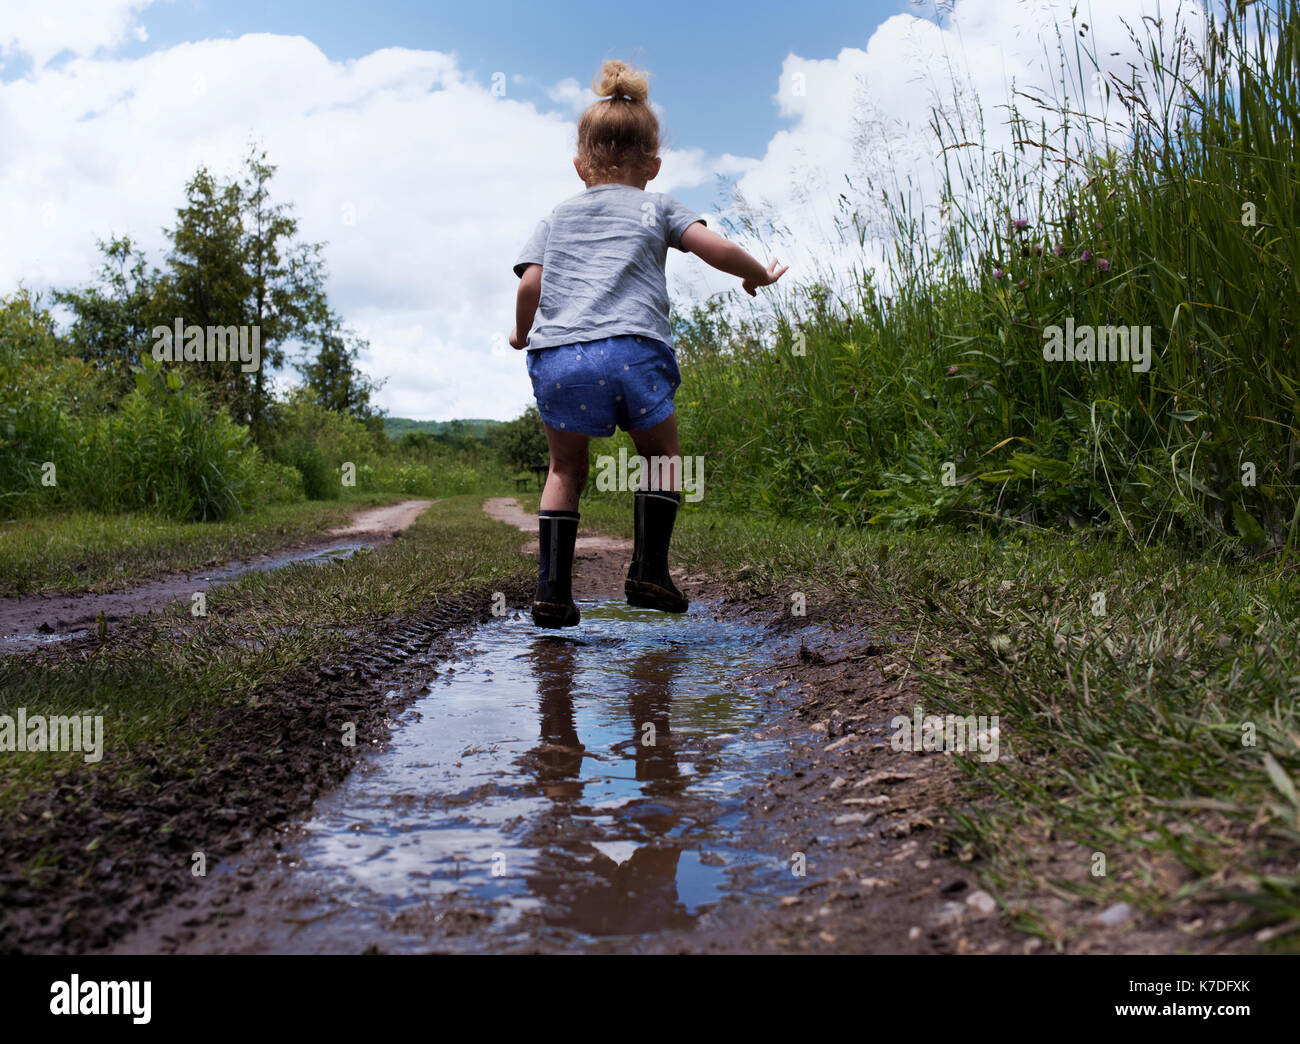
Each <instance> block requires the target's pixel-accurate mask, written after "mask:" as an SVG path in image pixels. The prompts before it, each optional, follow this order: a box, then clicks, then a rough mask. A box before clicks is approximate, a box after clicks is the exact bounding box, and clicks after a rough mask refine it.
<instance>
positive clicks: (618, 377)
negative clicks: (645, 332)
mask: <svg viewBox="0 0 1300 1044" xmlns="http://www.w3.org/2000/svg"><path fill="white" fill-rule="evenodd" d="M528 376H529V377H531V378H532V381H533V394H534V395H535V396H536V397H537V409H538V412H540V413H541V415H542V420H544V421H545V422H546V423H547V424H548V425H549V426H550V427H552V428H555V429H556V430H557V431H572V432H576V433H577V434H580V435H590V436H591V437H592V438H598V439H599V438H605V437H606V436H609V435H613V434H614V430H615V427H616V426H617V427H619V428H622V429H623V430H624V431H641V430H642V429H644V428H653V427H654V426H655V425H656V424H659V423H660V422H661V421H665V420H667V419H668V418H669V417H671V416H672V414H673V410H674V408H675V407H674V404H673V396H674V395H675V394H676V392H677V385H679V384H680V383H681V380H682V377H681V374H680V373H679V372H678V370H677V360H676V358H675V357H674V356H673V350H672V349H671V348H669V347H668V345H666V344H664V343H663V342H662V341H656V340H655V339H654V338H652V337H634V336H631V335H628V336H623V337H607V338H605V339H604V340H602V341H586V342H584V343H582V344H566V345H562V346H560V347H556V348H538V349H536V350H534V351H530V352H529V353H528Z"/></svg>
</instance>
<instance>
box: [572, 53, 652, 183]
mask: <svg viewBox="0 0 1300 1044" xmlns="http://www.w3.org/2000/svg"><path fill="white" fill-rule="evenodd" d="M591 89H592V90H594V91H595V92H596V94H597V95H598V96H599V97H600V98H601V99H602V100H601V101H598V102H595V103H594V104H592V105H590V106H588V107H587V111H586V112H584V113H583V114H582V117H581V118H580V119H579V120H578V159H579V160H580V161H581V163H582V165H583V167H584V168H585V169H586V171H587V180H588V181H589V182H596V183H599V182H606V181H619V180H623V179H626V178H633V179H637V178H641V177H644V178H645V179H646V180H647V181H648V180H649V175H650V173H651V171H650V164H651V161H652V160H654V158H655V157H656V156H658V155H659V120H658V119H657V118H656V116H655V114H654V110H653V109H651V108H650V103H649V102H648V101H647V99H648V98H649V96H650V80H649V77H648V76H647V75H646V74H645V73H644V72H642V71H641V70H639V69H633V68H632V67H631V66H629V65H627V64H626V63H625V62H619V61H613V60H611V61H607V62H606V63H605V64H604V65H603V66H601V70H600V72H598V73H597V74H596V76H595V79H593V80H592V81H591Z"/></svg>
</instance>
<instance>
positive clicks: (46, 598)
mask: <svg viewBox="0 0 1300 1044" xmlns="http://www.w3.org/2000/svg"><path fill="white" fill-rule="evenodd" d="M433 503H434V501H432V500H408V501H404V502H402V503H400V504H390V505H386V506H383V507H378V508H368V509H366V510H364V511H361V512H358V513H357V514H356V515H355V516H354V517H353V520H352V522H351V524H350V525H348V526H345V527H342V528H340V529H332V530H329V531H328V532H327V533H326V534H324V535H322V537H321V538H320V539H318V540H314V541H310V542H308V543H306V544H299V545H297V546H295V547H294V548H293V549H292V550H287V549H281V550H279V551H276V552H273V553H268V554H263V555H258V556H257V557H255V558H248V559H240V560H237V561H233V562H226V563H220V564H219V563H216V562H209V563H206V564H205V565H204V566H203V567H201V568H200V569H197V570H194V571H191V572H186V573H176V574H173V575H171V576H167V577H164V578H162V579H159V580H153V581H150V582H148V583H144V584H137V585H135V586H133V587H130V588H126V589H124V590H121V591H109V592H105V593H102V594H36V595H24V596H22V597H17V598H0V655H4V654H6V653H20V652H25V651H27V650H30V649H35V648H39V647H41V646H43V645H48V644H51V643H56V642H66V641H69V640H71V639H75V638H78V637H82V636H84V635H86V634H88V633H91V632H92V631H93V630H94V629H95V627H96V626H97V625H98V622H99V619H100V615H101V614H103V619H104V621H105V622H112V621H115V620H121V619H124V618H126V617H128V616H133V615H135V614H137V613H148V612H151V611H153V610H155V609H162V608H164V607H166V606H167V605H169V604H171V603H172V602H175V601H178V600H180V601H188V600H189V599H190V598H191V597H192V596H193V594H194V593H195V592H196V591H207V590H210V589H211V588H213V587H215V586H218V585H220V584H226V583H230V582H231V581H233V580H237V579H238V578H239V577H241V576H243V575H244V574H245V573H250V572H258V571H262V570H268V569H281V568H283V567H284V566H286V565H290V564H292V563H294V562H328V561H333V560H335V559H337V558H341V557H346V556H348V555H351V554H353V553H355V552H356V551H359V550H361V549H363V548H375V547H382V546H383V545H384V544H385V543H387V542H388V541H389V540H391V539H392V538H393V537H394V536H395V535H396V534H397V533H399V532H401V531H402V530H403V529H405V528H406V527H408V526H409V525H410V524H411V523H412V522H414V521H415V519H416V518H418V517H419V515H420V513H421V512H422V511H424V510H425V508H427V507H429V506H430V505H432V504H433ZM344 536H346V537H349V538H350V539H348V540H343V539H340V538H342V537H344Z"/></svg>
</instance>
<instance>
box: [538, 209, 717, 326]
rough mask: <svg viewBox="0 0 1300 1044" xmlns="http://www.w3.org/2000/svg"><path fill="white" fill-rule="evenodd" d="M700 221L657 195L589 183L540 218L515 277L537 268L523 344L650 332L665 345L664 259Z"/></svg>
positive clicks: (666, 311)
mask: <svg viewBox="0 0 1300 1044" xmlns="http://www.w3.org/2000/svg"><path fill="white" fill-rule="evenodd" d="M696 221H700V222H703V221H704V219H703V218H702V217H700V215H699V214H696V213H695V212H694V211H693V210H691V209H689V208H688V207H685V206H683V205H682V204H681V203H678V202H677V200H675V199H673V198H672V197H671V196H665V195H664V194H663V193H662V192H645V191H643V190H642V189H639V188H633V187H632V186H631V185H594V186H592V187H591V188H589V189H587V190H586V191H585V192H581V193H579V194H578V195H576V196H573V197H571V198H569V199H566V200H565V201H564V202H563V203H561V204H560V205H559V206H558V207H556V208H555V209H554V210H553V211H551V214H550V216H549V217H547V218H545V219H543V220H542V222H541V223H540V224H539V225H538V226H537V231H535V232H534V233H533V235H532V238H531V239H529V240H528V245H527V246H525V247H524V249H523V252H522V253H521V254H520V255H519V260H518V261H516V262H515V266H514V269H515V275H517V276H522V275H523V274H524V269H525V268H526V267H527V266H528V265H541V266H542V299H541V303H540V304H539V305H538V308H537V318H536V319H534V320H533V328H532V330H531V331H530V333H529V337H528V349H529V351H534V350H536V349H538V348H554V347H556V346H557V345H563V344H580V343H582V342H584V341H599V340H603V339H604V338H606V337H618V336H621V335H636V336H642V337H653V338H654V339H655V340H657V341H663V342H664V343H665V344H667V345H668V346H669V347H672V343H673V342H672V333H671V331H670V329H669V326H668V285H667V283H666V282H665V280H664V259H665V258H666V257H667V256H668V248H669V247H670V246H671V247H676V248H677V249H678V250H680V249H681V243H682V233H683V232H685V231H686V229H687V227H688V226H690V225H692V224H694V223H695V222H696Z"/></svg>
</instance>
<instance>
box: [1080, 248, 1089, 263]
mask: <svg viewBox="0 0 1300 1044" xmlns="http://www.w3.org/2000/svg"><path fill="white" fill-rule="evenodd" d="M1079 260H1080V261H1085V262H1087V261H1091V260H1092V251H1091V250H1089V249H1088V248H1087V247H1084V248H1083V253H1082V254H1080V255H1079Z"/></svg>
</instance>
